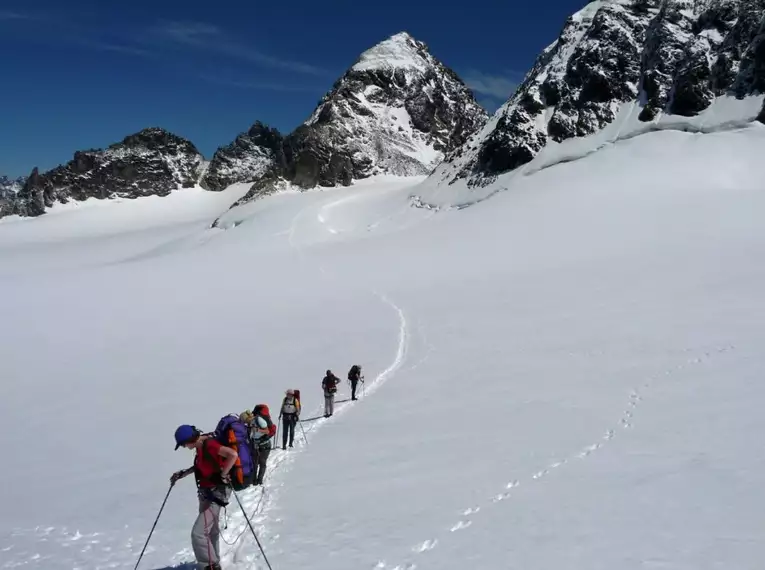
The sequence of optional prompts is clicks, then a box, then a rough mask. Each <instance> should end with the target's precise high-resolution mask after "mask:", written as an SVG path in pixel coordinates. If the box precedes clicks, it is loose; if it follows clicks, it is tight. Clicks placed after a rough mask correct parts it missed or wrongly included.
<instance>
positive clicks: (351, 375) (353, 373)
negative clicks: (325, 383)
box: [348, 364, 361, 380]
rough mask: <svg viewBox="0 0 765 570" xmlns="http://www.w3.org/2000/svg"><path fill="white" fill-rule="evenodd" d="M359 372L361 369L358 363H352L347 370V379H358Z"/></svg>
mask: <svg viewBox="0 0 765 570" xmlns="http://www.w3.org/2000/svg"><path fill="white" fill-rule="evenodd" d="M360 373H361V369H360V368H359V367H358V365H356V364H354V365H353V366H351V369H350V370H349V371H348V380H358V379H359V374H360Z"/></svg>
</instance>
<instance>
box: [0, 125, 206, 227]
mask: <svg viewBox="0 0 765 570" xmlns="http://www.w3.org/2000/svg"><path fill="white" fill-rule="evenodd" d="M202 162H203V157H202V155H201V154H200V153H199V151H198V150H197V149H196V147H195V146H194V145H193V144H192V143H191V142H189V141H188V140H186V139H184V138H181V137H179V136H177V135H174V134H172V133H169V132H168V131H165V130H164V129H160V128H156V127H153V128H148V129H144V130H142V131H140V132H138V133H135V134H133V135H130V136H128V137H125V139H123V140H122V141H121V142H119V143H116V144H113V145H111V146H109V147H108V148H106V149H102V150H84V151H77V152H75V153H74V157H73V159H72V160H71V161H69V162H68V163H66V164H64V165H61V166H58V167H56V168H54V169H52V170H49V171H48V172H45V173H42V174H41V173H40V172H39V171H38V169H37V168H35V169H34V170H33V171H32V174H31V175H30V176H29V178H27V179H26V181H25V182H24V185H23V186H22V187H21V188H20V189H19V190H18V192H16V194H15V195H14V196H11V197H9V198H7V199H6V200H5V202H0V217H2V216H4V215H10V214H17V215H20V216H39V215H41V214H43V213H45V210H46V209H47V208H50V207H51V206H53V205H54V204H55V203H57V202H58V203H66V202H68V201H70V200H78V201H81V200H87V199H88V198H101V199H103V198H111V197H122V198H137V197H140V196H152V195H153V196H165V195H167V194H169V193H170V192H171V191H172V190H174V189H176V188H188V187H192V186H194V185H195V184H196V182H197V178H198V175H199V171H200V167H201V166H202Z"/></svg>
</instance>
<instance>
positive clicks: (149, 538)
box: [133, 483, 175, 570]
mask: <svg viewBox="0 0 765 570" xmlns="http://www.w3.org/2000/svg"><path fill="white" fill-rule="evenodd" d="M174 486H175V483H170V488H169V489H168V490H167V495H165V500H164V501H162V506H161V507H159V512H158V513H157V518H156V519H154V524H153V525H152V527H151V531H149V536H147V537H146V543H145V544H144V545H143V550H141V554H140V556H138V562H136V563H135V568H133V570H136V569H137V568H138V565H139V564H140V563H141V558H143V554H144V552H146V547H147V546H149V541H150V540H151V535H152V534H154V529H155V528H157V523H158V522H159V517H160V515H161V514H162V509H164V508H165V503H167V498H168V497H169V496H170V491H172V490H173V487H174Z"/></svg>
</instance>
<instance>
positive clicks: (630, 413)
mask: <svg viewBox="0 0 765 570" xmlns="http://www.w3.org/2000/svg"><path fill="white" fill-rule="evenodd" d="M735 349H736V347H735V346H734V345H730V344H729V345H722V346H718V347H712V348H707V349H695V350H694V349H687V350H685V351H684V352H686V353H698V352H699V351H701V350H704V352H703V355H702V356H696V357H692V358H689V359H688V360H686V361H685V362H682V363H680V364H677V365H676V366H674V367H672V368H668V369H666V370H664V372H663V373H661V374H652V375H649V376H647V377H646V378H645V379H644V380H643V382H642V384H641V386H640V387H636V388H633V389H632V390H630V394H629V400H628V403H627V407H626V409H625V410H624V412H623V413H622V415H621V418H620V419H619V423H618V426H619V428H620V429H622V430H626V429H630V428H632V427H633V418H634V414H635V411H636V410H637V408H638V407H639V405H640V402H641V401H642V400H643V396H642V394H643V393H644V392H645V391H647V390H650V388H651V387H653V385H654V384H655V383H656V382H657V380H658V378H660V377H662V376H664V377H666V376H671V375H672V374H674V373H676V372H680V371H681V370H683V369H684V368H686V367H687V366H693V365H697V364H703V363H704V362H706V361H708V360H710V359H711V358H713V357H714V355H720V354H724V353H728V352H731V351H733V350H735ZM616 435H617V428H616V427H612V428H610V429H607V430H606V432H605V433H604V434H603V435H602V436H601V438H600V440H599V441H597V442H595V443H592V444H590V445H587V446H584V447H582V448H580V450H579V451H577V452H574V453H572V454H571V455H569V456H568V457H564V458H562V459H559V460H556V461H553V462H552V463H550V464H549V465H548V466H547V467H545V468H543V469H540V470H539V471H537V472H536V473H534V474H532V475H531V476H530V477H529V479H530V481H528V482H526V483H525V484H526V485H529V484H531V483H532V482H534V481H539V480H541V479H543V478H544V477H546V476H547V475H549V474H550V473H551V472H553V471H555V470H556V469H558V468H559V467H562V466H563V465H566V464H568V463H572V462H574V461H576V460H581V459H585V458H587V457H589V456H590V455H591V454H592V453H594V452H595V451H597V450H599V449H601V448H602V447H603V446H604V445H605V444H606V443H608V442H609V441H612V440H613V439H614V438H615V437H616ZM521 483H523V481H522V480H519V479H514V480H511V481H509V482H508V483H507V484H506V485H505V488H504V489H503V490H502V492H500V493H498V494H496V495H494V496H493V497H491V498H490V499H487V501H490V504H488V505H487V504H485V505H483V506H491V505H496V504H499V503H501V502H503V501H505V500H507V499H510V498H511V497H512V495H513V492H514V489H516V488H517V487H519V486H520V485H521ZM481 508H482V505H475V506H472V507H469V508H466V509H465V510H463V511H462V513H461V516H460V518H459V520H458V521H457V522H456V523H454V524H452V525H450V526H449V528H448V531H449V533H454V532H458V531H460V530H464V529H466V528H469V527H471V526H472V525H473V523H474V520H473V516H474V515H476V514H477V513H479V512H480V511H481ZM448 536H450V535H448V534H447V535H445V536H441V539H442V540H443V539H445V538H446V537H448ZM438 544H439V538H437V537H436V538H430V539H427V540H424V541H422V542H420V543H418V544H416V545H414V546H412V547H411V551H412V553H413V554H414V555H419V554H422V553H424V552H428V551H430V550H433V549H434V548H436V547H437V546H438ZM374 568H375V570H415V569H416V568H417V564H415V563H414V562H413V561H412V558H411V557H410V558H409V559H407V560H406V562H404V563H403V564H396V565H395V566H391V565H388V564H387V563H386V562H385V561H384V560H382V561H380V562H378V564H377V565H376V566H375V567H374Z"/></svg>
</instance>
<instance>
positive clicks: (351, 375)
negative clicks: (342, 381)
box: [348, 364, 364, 400]
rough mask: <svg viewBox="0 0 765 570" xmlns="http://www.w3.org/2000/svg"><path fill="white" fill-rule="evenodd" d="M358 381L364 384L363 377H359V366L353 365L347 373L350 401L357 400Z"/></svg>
mask: <svg viewBox="0 0 765 570" xmlns="http://www.w3.org/2000/svg"><path fill="white" fill-rule="evenodd" d="M359 380H360V381H361V383H362V384H363V383H364V377H363V376H362V375H361V366H359V365H358V364H354V365H353V366H351V369H350V370H349V371H348V381H349V382H350V383H351V400H358V398H357V397H356V386H358V383H359Z"/></svg>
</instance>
